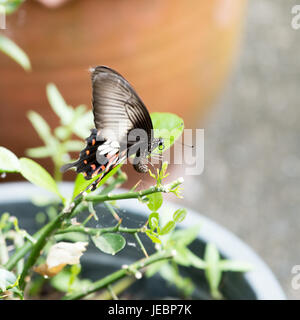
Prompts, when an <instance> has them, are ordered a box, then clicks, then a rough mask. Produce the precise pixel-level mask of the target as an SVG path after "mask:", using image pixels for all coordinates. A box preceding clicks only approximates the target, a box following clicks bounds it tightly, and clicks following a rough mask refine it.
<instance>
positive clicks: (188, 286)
mask: <svg viewBox="0 0 300 320" xmlns="http://www.w3.org/2000/svg"><path fill="white" fill-rule="evenodd" d="M160 274H161V276H162V277H163V278H164V279H165V280H167V281H168V282H169V283H170V284H172V285H175V286H176V287H177V288H178V289H179V290H180V291H181V292H182V293H183V294H184V296H185V297H189V296H190V295H191V294H192V293H193V291H194V289H195V287H194V285H193V283H192V280H191V279H190V278H186V277H182V276H181V275H180V274H179V273H178V271H177V268H174V266H173V265H171V264H170V263H167V264H164V265H163V266H161V269H160Z"/></svg>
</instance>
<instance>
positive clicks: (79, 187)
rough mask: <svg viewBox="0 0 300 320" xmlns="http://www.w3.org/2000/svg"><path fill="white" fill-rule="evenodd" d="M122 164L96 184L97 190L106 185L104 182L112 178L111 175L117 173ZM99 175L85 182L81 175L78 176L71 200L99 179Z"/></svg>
mask: <svg viewBox="0 0 300 320" xmlns="http://www.w3.org/2000/svg"><path fill="white" fill-rule="evenodd" d="M121 166H122V164H120V165H118V166H116V167H115V168H113V169H112V170H111V171H110V172H109V173H108V174H107V175H106V176H105V177H104V178H103V179H102V180H101V181H100V182H99V184H98V188H99V187H101V186H102V185H103V184H104V183H106V181H107V180H108V179H109V178H110V177H112V176H113V175H115V174H116V173H117V171H118V170H119V169H120V168H121ZM100 175H101V173H100V174H99V175H98V176H96V177H94V178H92V179H91V180H86V179H85V178H84V177H83V175H82V174H78V175H77V177H76V180H75V185H74V191H73V197H72V199H74V198H75V197H76V196H78V195H79V193H80V192H82V191H84V190H85V189H86V188H87V187H88V186H89V185H90V184H91V183H93V182H94V181H96V180H97V179H98V178H99V177H100Z"/></svg>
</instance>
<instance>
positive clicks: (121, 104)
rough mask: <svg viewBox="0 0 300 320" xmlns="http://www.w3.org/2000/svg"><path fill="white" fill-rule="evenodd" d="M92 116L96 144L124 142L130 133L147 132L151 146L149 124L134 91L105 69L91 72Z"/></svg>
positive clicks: (145, 110)
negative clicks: (132, 131)
mask: <svg viewBox="0 0 300 320" xmlns="http://www.w3.org/2000/svg"><path fill="white" fill-rule="evenodd" d="M92 91H93V113H94V122H95V127H96V129H97V130H98V137H97V140H102V139H103V140H106V139H110V140H116V141H118V142H119V143H120V144H121V143H122V142H125V141H126V139H127V135H128V133H129V132H130V130H132V129H135V128H139V129H143V130H145V131H146V133H147V135H148V139H149V143H151V130H152V129H153V125H152V121H151V118H150V115H149V112H148V110H147V108H146V107H145V105H144V103H143V102H142V100H141V99H140V98H139V96H138V95H137V93H136V92H135V90H134V89H133V87H132V86H131V85H130V84H129V82H128V81H127V80H126V79H124V78H123V77H122V76H121V75H120V74H119V73H118V72H116V71H115V70H112V69H111V68H108V67H105V66H98V67H96V68H94V69H93V70H92Z"/></svg>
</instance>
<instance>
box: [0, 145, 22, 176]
mask: <svg viewBox="0 0 300 320" xmlns="http://www.w3.org/2000/svg"><path fill="white" fill-rule="evenodd" d="M19 171H20V162H19V159H18V158H17V157H16V155H15V154H14V153H12V152H11V151H10V150H8V149H6V148H4V147H0V172H19Z"/></svg>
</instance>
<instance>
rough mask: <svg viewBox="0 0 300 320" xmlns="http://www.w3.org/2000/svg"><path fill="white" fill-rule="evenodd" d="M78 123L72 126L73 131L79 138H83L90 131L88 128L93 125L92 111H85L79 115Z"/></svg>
mask: <svg viewBox="0 0 300 320" xmlns="http://www.w3.org/2000/svg"><path fill="white" fill-rule="evenodd" d="M79 124H80V125H75V126H73V132H74V133H75V134H76V135H77V136H78V137H80V138H82V139H85V138H86V137H88V136H89V135H90V134H91V132H90V129H92V128H93V127H94V116H93V113H92V111H88V112H86V113H85V114H84V115H83V116H81V117H80V122H79Z"/></svg>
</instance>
